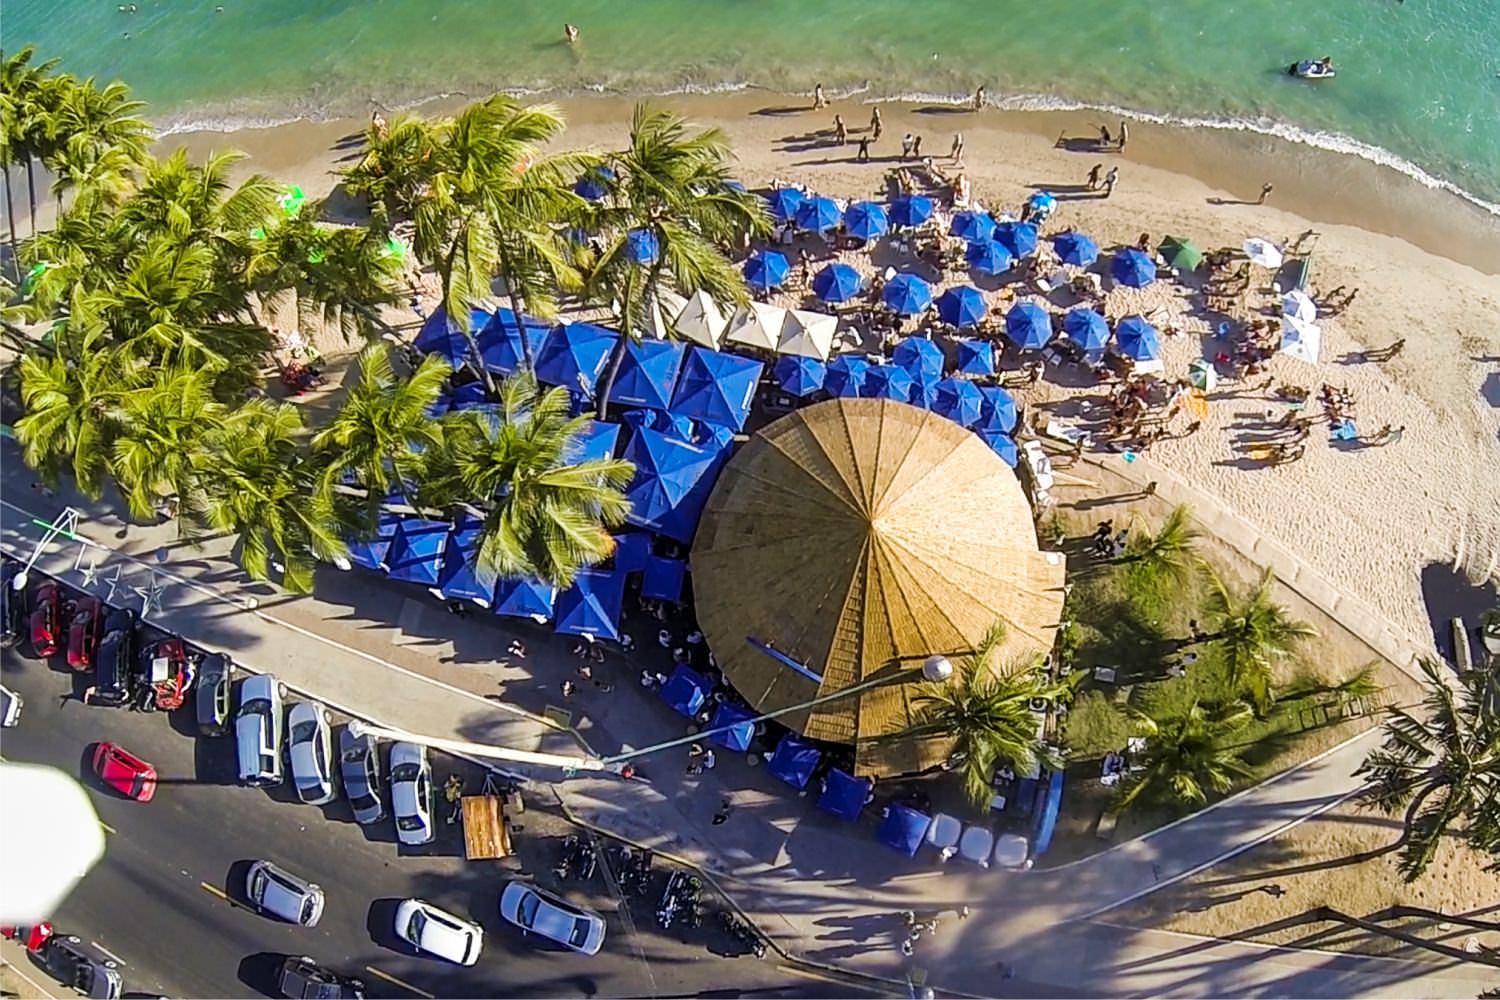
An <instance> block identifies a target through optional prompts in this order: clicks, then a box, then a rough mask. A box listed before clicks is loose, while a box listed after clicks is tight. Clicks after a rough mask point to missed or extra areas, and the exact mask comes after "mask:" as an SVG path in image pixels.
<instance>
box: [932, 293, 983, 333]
mask: <svg viewBox="0 0 1500 1000" xmlns="http://www.w3.org/2000/svg"><path fill="white" fill-rule="evenodd" d="M937 311H938V319H940V320H942V321H943V322H944V323H948V324H949V325H951V326H956V327H960V328H962V327H970V326H978V325H979V324H980V322H982V321H983V320H984V317H985V315H986V314H987V313H988V312H989V307H988V306H986V305H985V302H984V294H983V293H982V292H980V290H979V289H977V288H975V287H974V286H973V285H955V286H954V287H952V288H949V289H947V290H946V291H944V292H943V294H942V295H939V296H938V298H937Z"/></svg>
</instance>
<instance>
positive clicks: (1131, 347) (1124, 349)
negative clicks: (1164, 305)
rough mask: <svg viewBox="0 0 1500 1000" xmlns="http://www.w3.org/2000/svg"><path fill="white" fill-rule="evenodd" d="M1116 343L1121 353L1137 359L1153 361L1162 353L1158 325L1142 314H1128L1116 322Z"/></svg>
mask: <svg viewBox="0 0 1500 1000" xmlns="http://www.w3.org/2000/svg"><path fill="white" fill-rule="evenodd" d="M1115 343H1116V344H1117V345H1118V346H1119V348H1120V353H1121V354H1123V355H1125V356H1126V357H1127V358H1132V359H1134V360H1136V361H1151V360H1154V359H1155V358H1157V357H1159V356H1160V355H1161V342H1160V340H1159V339H1158V334H1157V332H1156V327H1154V326H1152V325H1151V324H1150V323H1147V322H1146V321H1145V320H1144V319H1143V318H1141V317H1140V316H1126V317H1125V318H1124V319H1122V320H1120V322H1118V323H1116V324H1115Z"/></svg>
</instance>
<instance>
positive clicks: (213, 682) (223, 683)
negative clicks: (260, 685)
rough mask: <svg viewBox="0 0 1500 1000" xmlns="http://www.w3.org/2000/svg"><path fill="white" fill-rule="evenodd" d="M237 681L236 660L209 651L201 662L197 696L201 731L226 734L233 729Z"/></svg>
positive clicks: (196, 684) (197, 711)
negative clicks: (232, 702)
mask: <svg viewBox="0 0 1500 1000" xmlns="http://www.w3.org/2000/svg"><path fill="white" fill-rule="evenodd" d="M233 681H234V661H233V660H231V659H230V658H229V657H228V656H226V655H225V654H223V653H209V654H208V655H207V656H205V657H203V662H202V663H200V664H198V677H197V679H196V680H194V681H193V686H194V687H195V688H196V689H197V694H196V697H195V698H194V699H193V701H194V707H195V710H196V713H197V717H198V732H199V733H201V734H203V735H204V736H223V735H224V733H225V732H227V731H228V728H229V689H230V685H231V684H232V683H233Z"/></svg>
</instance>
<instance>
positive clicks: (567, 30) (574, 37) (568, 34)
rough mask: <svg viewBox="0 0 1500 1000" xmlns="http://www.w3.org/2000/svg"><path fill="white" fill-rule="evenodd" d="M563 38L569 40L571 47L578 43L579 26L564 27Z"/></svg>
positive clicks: (566, 25)
mask: <svg viewBox="0 0 1500 1000" xmlns="http://www.w3.org/2000/svg"><path fill="white" fill-rule="evenodd" d="M563 37H564V38H566V39H567V40H568V44H569V45H572V44H573V43H574V42H576V41H578V26H577V25H576V24H565V25H563Z"/></svg>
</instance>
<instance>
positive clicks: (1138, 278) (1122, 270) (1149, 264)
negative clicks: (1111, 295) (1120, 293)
mask: <svg viewBox="0 0 1500 1000" xmlns="http://www.w3.org/2000/svg"><path fill="white" fill-rule="evenodd" d="M1109 273H1110V274H1111V275H1113V276H1114V279H1115V280H1116V281H1118V282H1119V283H1120V284H1122V285H1126V286H1128V287H1130V288H1145V287H1146V286H1147V285H1149V284H1151V282H1153V281H1155V280H1156V261H1154V260H1152V259H1151V258H1150V257H1148V256H1146V254H1144V253H1142V252H1141V251H1140V250H1137V249H1136V248H1135V247H1130V248H1129V249H1126V250H1119V251H1117V252H1116V253H1115V257H1114V259H1113V260H1111V261H1110V262H1109Z"/></svg>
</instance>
